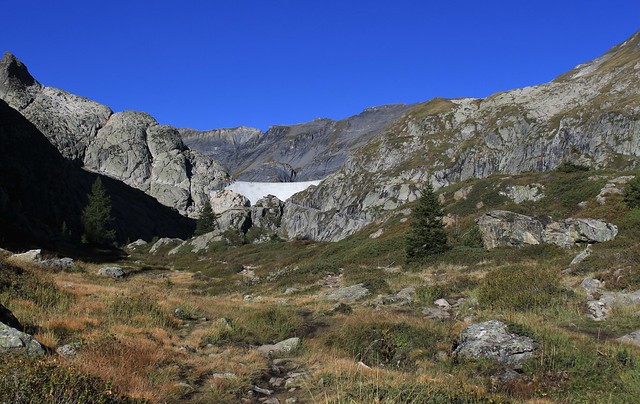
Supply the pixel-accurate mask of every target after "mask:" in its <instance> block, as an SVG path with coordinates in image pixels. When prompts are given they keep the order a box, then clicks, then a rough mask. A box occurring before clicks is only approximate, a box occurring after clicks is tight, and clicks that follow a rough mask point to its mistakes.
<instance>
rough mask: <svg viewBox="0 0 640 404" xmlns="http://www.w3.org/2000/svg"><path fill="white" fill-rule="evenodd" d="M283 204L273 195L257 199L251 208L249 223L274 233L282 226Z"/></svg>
mask: <svg viewBox="0 0 640 404" xmlns="http://www.w3.org/2000/svg"><path fill="white" fill-rule="evenodd" d="M283 213H284V202H282V201H281V200H280V199H278V198H277V197H275V196H273V195H268V196H266V197H265V198H262V199H258V200H257V201H256V203H255V204H254V205H253V207H252V208H251V222H252V225H253V226H255V227H259V228H262V229H267V230H270V231H272V232H276V231H278V230H279V229H280V226H281V225H282V214H283Z"/></svg>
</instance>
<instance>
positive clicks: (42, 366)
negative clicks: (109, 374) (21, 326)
mask: <svg viewBox="0 0 640 404" xmlns="http://www.w3.org/2000/svg"><path fill="white" fill-rule="evenodd" d="M0 402H3V403H34V402H38V403H127V402H143V401H141V400H136V401H134V400H131V399H128V398H126V397H123V396H121V395H119V394H118V392H117V391H115V390H114V388H113V387H112V386H111V385H110V384H109V383H107V382H105V381H103V380H101V379H99V378H97V377H93V376H87V375H85V374H82V373H80V372H78V371H77V370H74V369H72V368H69V367H66V366H63V365H61V364H59V363H55V362H52V361H50V360H47V359H42V358H27V357H12V356H6V355H5V356H4V357H3V359H2V366H0Z"/></svg>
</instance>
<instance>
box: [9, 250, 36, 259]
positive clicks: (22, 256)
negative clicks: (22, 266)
mask: <svg viewBox="0 0 640 404" xmlns="http://www.w3.org/2000/svg"><path fill="white" fill-rule="evenodd" d="M11 259H13V260H17V261H23V262H40V260H41V259H42V250H41V249H37V250H29V251H27V252H24V253H21V254H13V255H12V256H11Z"/></svg>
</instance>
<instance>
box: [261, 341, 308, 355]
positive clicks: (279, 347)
mask: <svg viewBox="0 0 640 404" xmlns="http://www.w3.org/2000/svg"><path fill="white" fill-rule="evenodd" d="M299 346H300V338H298V337H294V338H289V339H286V340H284V341H280V342H278V343H277V344H273V345H262V346H259V347H258V351H260V352H261V353H262V354H264V355H268V356H280V355H284V354H288V353H291V352H294V351H295V350H296V349H298V347H299Z"/></svg>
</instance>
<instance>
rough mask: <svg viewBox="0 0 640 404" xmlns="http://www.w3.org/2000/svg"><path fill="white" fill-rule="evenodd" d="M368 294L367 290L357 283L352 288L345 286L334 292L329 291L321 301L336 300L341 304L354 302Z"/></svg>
mask: <svg viewBox="0 0 640 404" xmlns="http://www.w3.org/2000/svg"><path fill="white" fill-rule="evenodd" d="M368 294H369V290H368V289H367V288H365V287H364V286H363V284H362V283H358V284H356V285H352V286H345V287H342V288H339V289H336V290H334V291H331V292H329V293H327V294H325V295H324V296H321V297H320V298H321V299H324V300H338V301H343V302H354V301H356V300H358V299H360V298H363V297H364V296H366V295H368Z"/></svg>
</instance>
